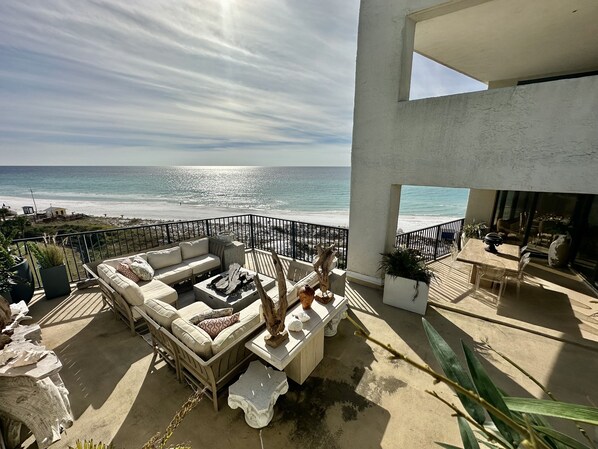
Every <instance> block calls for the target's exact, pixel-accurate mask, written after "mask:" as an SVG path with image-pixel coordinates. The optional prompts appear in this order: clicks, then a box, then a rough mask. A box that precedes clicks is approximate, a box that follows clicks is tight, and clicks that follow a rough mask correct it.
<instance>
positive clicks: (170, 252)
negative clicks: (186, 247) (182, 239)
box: [146, 246, 183, 270]
mask: <svg viewBox="0 0 598 449" xmlns="http://www.w3.org/2000/svg"><path fill="white" fill-rule="evenodd" d="M146 255H147V261H148V262H149V264H150V265H151V266H152V268H153V269H154V270H159V269H160V268H165V267H170V266H172V265H178V264H180V263H181V262H182V261H183V259H182V257H181V248H179V247H178V246H175V247H173V248H168V249H162V250H160V251H148V252H147V253H146Z"/></svg>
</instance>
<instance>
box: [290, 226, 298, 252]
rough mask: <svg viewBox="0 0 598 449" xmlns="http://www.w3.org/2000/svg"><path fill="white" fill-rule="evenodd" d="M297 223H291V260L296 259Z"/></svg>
mask: <svg viewBox="0 0 598 449" xmlns="http://www.w3.org/2000/svg"><path fill="white" fill-rule="evenodd" d="M296 247H297V222H296V221H292V222H291V248H292V250H291V251H292V254H293V260H294V259H296V258H297V249H296Z"/></svg>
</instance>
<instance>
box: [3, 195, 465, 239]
mask: <svg viewBox="0 0 598 449" xmlns="http://www.w3.org/2000/svg"><path fill="white" fill-rule="evenodd" d="M0 202H2V203H4V204H6V205H7V206H10V208H11V210H13V211H16V212H17V213H18V214H19V215H22V206H31V205H32V203H33V202H32V201H31V199H30V198H27V197H17V196H10V197H1V198H0ZM36 204H37V210H38V211H39V212H41V211H43V210H44V209H46V208H47V207H50V206H51V205H52V206H55V207H64V208H65V209H66V211H67V215H71V213H82V214H85V215H88V216H90V217H94V218H100V219H106V220H110V221H108V222H109V223H110V224H112V223H113V222H114V223H117V222H118V221H120V220H133V219H139V220H143V222H144V224H148V223H149V222H152V220H153V222H176V221H188V220H201V219H206V218H219V217H230V216H235V215H245V214H254V215H263V216H268V217H272V218H280V219H286V220H295V221H300V222H307V223H313V224H319V225H326V226H334V227H345V228H348V227H349V211H348V210H344V211H330V212H317V211H288V210H276V209H267V210H261V209H259V210H258V209H249V208H247V209H242V208H234V209H233V208H224V207H222V208H216V207H201V206H190V205H188V204H181V203H177V202H173V203H168V202H156V203H130V202H116V201H73V200H63V199H58V200H47V199H37V200H36ZM459 218H462V217H451V216H434V215H417V216H416V215H399V224H398V228H399V229H400V230H402V231H403V232H410V231H414V230H417V229H422V228H426V227H428V226H434V225H437V224H440V223H445V222H447V221H452V220H457V219H459Z"/></svg>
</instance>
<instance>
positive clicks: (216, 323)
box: [197, 312, 239, 338]
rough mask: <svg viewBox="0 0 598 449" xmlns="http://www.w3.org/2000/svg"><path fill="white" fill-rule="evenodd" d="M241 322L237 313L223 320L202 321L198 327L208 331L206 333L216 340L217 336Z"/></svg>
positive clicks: (224, 317)
mask: <svg viewBox="0 0 598 449" xmlns="http://www.w3.org/2000/svg"><path fill="white" fill-rule="evenodd" d="M238 321H239V312H237V313H235V314H234V315H231V316H223V317H221V318H210V319H207V320H203V321H201V322H200V323H199V324H198V325H197V326H198V327H199V328H200V329H203V330H204V331H206V333H207V334H208V335H209V336H210V337H212V338H216V336H217V335H218V334H219V333H220V332H222V331H223V330H224V329H226V328H227V327H229V326H232V325H233V324H235V323H237V322H238Z"/></svg>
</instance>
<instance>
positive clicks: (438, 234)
mask: <svg viewBox="0 0 598 449" xmlns="http://www.w3.org/2000/svg"><path fill="white" fill-rule="evenodd" d="M440 228H441V226H440V225H438V226H437V227H436V239H435V240H434V258H433V259H432V260H436V257H437V256H438V242H439V241H440Z"/></svg>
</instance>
